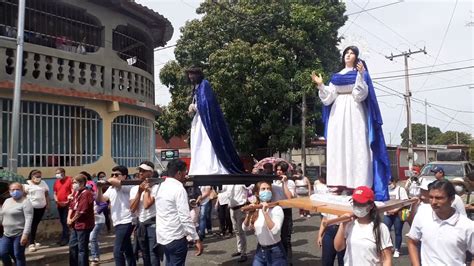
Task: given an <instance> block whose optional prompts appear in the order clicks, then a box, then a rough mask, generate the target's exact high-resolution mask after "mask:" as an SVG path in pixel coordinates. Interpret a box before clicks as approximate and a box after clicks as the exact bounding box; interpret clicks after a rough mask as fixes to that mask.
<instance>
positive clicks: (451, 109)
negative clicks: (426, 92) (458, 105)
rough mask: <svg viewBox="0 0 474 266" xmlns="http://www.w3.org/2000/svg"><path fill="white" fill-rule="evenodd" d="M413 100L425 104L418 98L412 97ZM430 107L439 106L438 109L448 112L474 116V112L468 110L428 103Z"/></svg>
mask: <svg viewBox="0 0 474 266" xmlns="http://www.w3.org/2000/svg"><path fill="white" fill-rule="evenodd" d="M412 99H413V100H414V101H418V102H419V103H420V102H421V103H424V101H423V100H421V99H418V98H415V97H412ZM427 103H428V104H429V105H433V106H437V107H440V108H444V109H446V110H450V111H453V112H458V113H466V114H474V111H468V110H458V109H453V108H449V107H446V106H443V105H439V104H435V103H431V102H427Z"/></svg>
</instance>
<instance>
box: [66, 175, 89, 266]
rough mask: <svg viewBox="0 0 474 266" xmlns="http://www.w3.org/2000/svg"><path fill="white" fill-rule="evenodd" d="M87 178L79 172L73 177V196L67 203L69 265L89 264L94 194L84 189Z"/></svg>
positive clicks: (80, 265) (81, 265)
mask: <svg viewBox="0 0 474 266" xmlns="http://www.w3.org/2000/svg"><path fill="white" fill-rule="evenodd" d="M86 182H87V178H86V176H85V175H82V174H79V175H77V176H76V177H74V179H73V181H72V187H73V190H74V196H73V199H72V200H71V204H70V205H69V212H68V216H67V224H68V226H70V227H71V229H72V230H71V239H70V241H69V265H71V266H83V265H89V236H90V233H91V231H92V229H94V225H95V220H94V195H93V194H92V192H91V191H90V190H89V189H86Z"/></svg>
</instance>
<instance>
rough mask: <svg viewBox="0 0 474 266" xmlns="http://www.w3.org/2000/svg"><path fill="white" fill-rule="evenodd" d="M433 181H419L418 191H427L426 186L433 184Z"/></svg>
mask: <svg viewBox="0 0 474 266" xmlns="http://www.w3.org/2000/svg"><path fill="white" fill-rule="evenodd" d="M433 182H434V181H433V180H428V179H425V178H424V179H423V180H421V184H420V189H423V190H428V186H429V185H430V184H431V183H433Z"/></svg>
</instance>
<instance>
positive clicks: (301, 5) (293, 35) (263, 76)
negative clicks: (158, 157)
mask: <svg viewBox="0 0 474 266" xmlns="http://www.w3.org/2000/svg"><path fill="white" fill-rule="evenodd" d="M344 11H345V6H344V4H343V3H340V2H339V1H332V0H313V1H230V2H228V1H222V2H220V1H206V2H204V3H202V4H201V5H200V7H199V8H198V9H197V12H198V13H199V14H203V17H202V18H201V19H200V20H192V21H189V22H187V23H186V25H185V26H184V27H183V28H182V29H181V33H182V37H181V39H179V41H178V42H177V46H176V49H175V56H176V61H170V62H168V63H167V64H166V65H165V66H164V68H163V69H162V71H161V72H160V79H161V81H162V83H163V84H165V85H166V86H167V87H168V88H169V89H170V93H171V98H172V102H171V103H170V104H169V106H167V107H165V108H164V109H163V113H162V115H161V116H160V117H159V118H158V121H157V124H158V125H157V129H158V131H159V132H160V133H161V134H162V136H163V137H164V139H165V140H166V139H169V138H171V137H172V136H182V135H186V134H187V133H188V130H189V127H190V126H189V125H190V118H189V117H188V116H187V115H186V111H187V109H188V105H189V104H190V103H191V86H190V85H189V84H187V79H186V77H185V76H184V70H185V69H186V68H188V67H190V66H200V67H202V68H203V70H204V73H205V74H206V78H207V79H208V80H209V81H210V82H211V84H212V87H213V89H214V92H215V93H216V95H217V97H218V100H219V102H220V105H221V108H222V110H223V112H224V115H225V118H226V121H227V123H228V125H229V128H230V130H231V134H232V136H233V138H234V143H235V145H236V147H237V149H238V150H239V151H241V152H253V151H255V150H257V149H260V148H267V147H268V148H270V149H271V150H272V151H273V152H276V151H286V150H287V149H288V148H290V147H298V146H299V143H300V138H301V137H300V136H301V125H300V123H299V121H301V116H300V114H301V111H300V109H299V103H300V102H301V96H302V93H306V94H307V95H308V103H309V108H308V110H309V112H308V117H307V128H308V133H307V136H312V135H314V134H315V133H316V132H318V133H320V134H321V133H322V125H321V123H320V116H321V115H320V111H319V110H320V105H319V104H320V103H319V101H316V100H315V87H314V86H313V85H312V83H311V79H310V74H311V72H312V71H318V72H322V73H324V76H325V77H326V80H327V78H328V77H329V74H330V72H333V71H337V70H338V68H339V62H340V53H339V51H338V49H337V47H336V46H337V44H338V42H339V38H338V37H337V31H338V29H339V28H340V27H341V26H343V25H344V22H345V21H346V17H345V16H343V13H344ZM291 109H293V125H292V126H291V125H290V112H291V111H290V110H291ZM311 110H315V112H312V111H311ZM314 125H317V127H316V128H315V126H314Z"/></svg>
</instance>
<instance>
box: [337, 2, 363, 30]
mask: <svg viewBox="0 0 474 266" xmlns="http://www.w3.org/2000/svg"><path fill="white" fill-rule="evenodd" d="M352 2H354V0H352ZM369 3H370V0H367V3H365V5H364V9H365V8H366V7H367V5H368V4H369ZM354 4H356V3H355V2H354ZM356 5H357V4H356ZM357 6H358V5H357ZM360 14H362V12H361V13H358V14H357V17H355V18H354V20H353V21H356V20H357V19H358V18H359V16H360ZM352 24H354V23H353V22H352V23H351V24H349V25H348V26H347V28H346V29H345V30H344V32H343V33H342V34H341V35H344V34H345V33H346V32H347V31H348V30H349V28H350V27H351V26H352Z"/></svg>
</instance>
